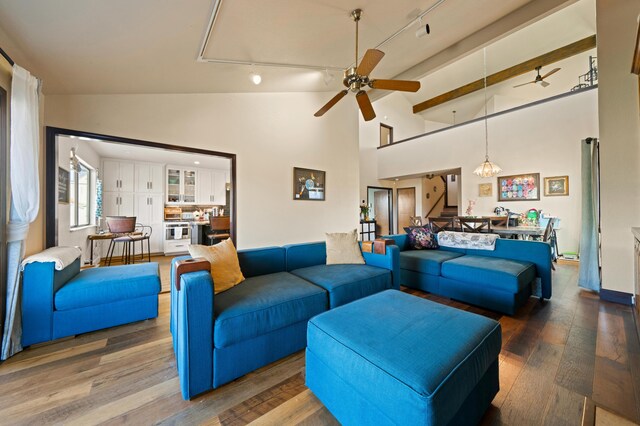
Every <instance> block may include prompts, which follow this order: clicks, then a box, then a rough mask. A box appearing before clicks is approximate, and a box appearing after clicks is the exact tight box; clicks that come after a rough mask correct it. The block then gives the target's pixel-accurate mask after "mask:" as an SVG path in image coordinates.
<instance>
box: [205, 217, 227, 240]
mask: <svg viewBox="0 0 640 426" xmlns="http://www.w3.org/2000/svg"><path fill="white" fill-rule="evenodd" d="M209 227H210V228H211V233H208V234H207V237H208V238H209V243H210V244H209V245H213V242H214V241H215V240H226V239H227V238H229V237H230V236H231V234H230V229H231V220H230V219H229V216H209Z"/></svg>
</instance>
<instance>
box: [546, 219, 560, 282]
mask: <svg viewBox="0 0 640 426" xmlns="http://www.w3.org/2000/svg"><path fill="white" fill-rule="evenodd" d="M554 224H555V218H551V219H549V222H547V227H546V228H544V234H542V241H543V242H545V243H548V244H549V245H550V246H551V269H553V270H554V271H555V270H556V267H555V265H554V264H553V262H554V261H555V260H556V258H557V254H556V247H557V243H556V238H555V235H556V231H555V230H554V229H553V225H554Z"/></svg>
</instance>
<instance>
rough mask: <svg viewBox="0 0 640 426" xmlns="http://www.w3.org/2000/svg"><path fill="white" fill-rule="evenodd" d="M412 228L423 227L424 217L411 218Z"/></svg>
mask: <svg viewBox="0 0 640 426" xmlns="http://www.w3.org/2000/svg"><path fill="white" fill-rule="evenodd" d="M409 223H410V224H411V226H422V216H409Z"/></svg>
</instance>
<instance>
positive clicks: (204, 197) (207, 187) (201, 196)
mask: <svg viewBox="0 0 640 426" xmlns="http://www.w3.org/2000/svg"><path fill="white" fill-rule="evenodd" d="M212 196H213V173H212V171H211V170H208V169H198V192H197V196H196V201H197V203H198V204H211V202H212V201H213V200H212Z"/></svg>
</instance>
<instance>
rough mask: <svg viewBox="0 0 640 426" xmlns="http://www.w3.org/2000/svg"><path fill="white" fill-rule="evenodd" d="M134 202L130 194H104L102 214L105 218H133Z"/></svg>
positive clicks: (132, 195)
mask: <svg viewBox="0 0 640 426" xmlns="http://www.w3.org/2000/svg"><path fill="white" fill-rule="evenodd" d="M134 205H135V201H134V194H133V193H132V192H104V193H103V194H102V214H103V216H104V217H107V216H134V215H135V213H134V212H135V208H134Z"/></svg>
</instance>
